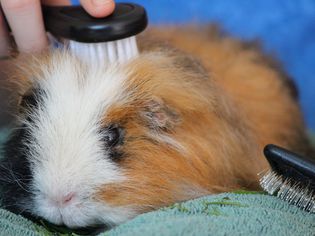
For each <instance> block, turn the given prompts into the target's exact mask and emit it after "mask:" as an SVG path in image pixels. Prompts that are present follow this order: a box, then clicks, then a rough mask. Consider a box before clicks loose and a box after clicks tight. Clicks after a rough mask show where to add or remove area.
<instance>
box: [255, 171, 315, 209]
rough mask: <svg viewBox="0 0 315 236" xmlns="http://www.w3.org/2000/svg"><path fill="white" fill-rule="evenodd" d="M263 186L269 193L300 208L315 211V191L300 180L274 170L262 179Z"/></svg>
mask: <svg viewBox="0 0 315 236" xmlns="http://www.w3.org/2000/svg"><path fill="white" fill-rule="evenodd" d="M260 185H261V187H262V188H263V189H264V190H265V191H267V192H268V193H269V194H271V195H273V194H277V197H279V198H280V199H282V200H284V201H287V202H288V203H290V204H293V205H296V206H298V207H299V208H301V209H303V210H306V211H309V212H312V213H315V192H314V191H312V190H308V188H307V186H302V185H300V184H299V183H298V182H296V181H294V180H291V179H289V178H285V177H283V176H281V175H278V174H277V173H276V172H274V171H269V172H267V173H266V174H265V175H264V176H263V177H262V178H261V179H260Z"/></svg>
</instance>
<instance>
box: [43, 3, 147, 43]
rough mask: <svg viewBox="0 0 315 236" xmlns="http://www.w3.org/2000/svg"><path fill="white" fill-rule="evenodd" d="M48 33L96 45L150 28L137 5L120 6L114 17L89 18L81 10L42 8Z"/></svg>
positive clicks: (143, 11) (112, 15)
mask: <svg viewBox="0 0 315 236" xmlns="http://www.w3.org/2000/svg"><path fill="white" fill-rule="evenodd" d="M43 15H44V20H45V27H46V30H47V31H49V32H50V33H52V34H53V35H54V36H56V37H62V38H66V39H70V40H74V41H78V42H85V43H96V42H108V41H114V40H118V39H123V38H127V37H130V36H133V35H136V34H138V33H140V32H142V31H143V30H144V29H145V28H146V26H147V24H148V19H147V14H146V11H145V9H144V8H143V7H142V6H140V5H137V4H131V3H118V4H116V7H115V10H114V12H113V14H111V15H110V16H107V17H104V18H95V17H92V16H90V15H89V14H88V13H86V11H85V10H84V9H83V8H82V7H81V6H62V7H55V6H54V7H49V6H43Z"/></svg>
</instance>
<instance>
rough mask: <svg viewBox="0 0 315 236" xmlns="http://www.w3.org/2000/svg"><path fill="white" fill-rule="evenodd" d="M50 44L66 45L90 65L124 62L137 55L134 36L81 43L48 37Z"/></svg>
mask: <svg viewBox="0 0 315 236" xmlns="http://www.w3.org/2000/svg"><path fill="white" fill-rule="evenodd" d="M50 41H51V42H52V45H57V47H66V48H68V49H69V50H70V51H71V52H72V53H73V54H74V55H76V56H77V57H78V58H80V59H81V60H82V61H84V62H86V63H89V64H91V65H101V66H106V65H109V64H112V63H125V62H128V61H130V60H132V59H134V58H136V57H137V56H138V55H139V51H138V46H137V40H136V36H132V37H129V38H125V39H121V40H116V41H111V42H104V43H81V42H76V41H72V40H63V41H62V42H61V41H59V40H58V41H56V39H54V38H53V37H51V38H50Z"/></svg>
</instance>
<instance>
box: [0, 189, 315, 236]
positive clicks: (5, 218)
mask: <svg viewBox="0 0 315 236" xmlns="http://www.w3.org/2000/svg"><path fill="white" fill-rule="evenodd" d="M140 234H141V235H164V236H167V235H277V236H281V235H283V236H288V235H310V236H311V235H314V234H315V214H310V213H307V212H304V211H302V210H299V209H298V208H296V207H294V206H290V205H289V204H287V203H286V202H284V201H281V200H279V199H278V198H276V197H272V196H267V195H264V194H257V193H251V192H241V193H225V194H220V195H213V196H207V197H204V198H200V199H196V200H191V201H188V202H185V203H177V204H175V205H173V206H171V207H168V208H163V209H161V210H159V211H155V212H150V213H147V214H143V215H140V216H138V217H136V218H135V219H133V220H131V221H129V222H127V223H125V224H122V225H120V226H118V227H116V228H115V229H112V230H111V231H108V232H105V233H102V234H101V236H118V235H124V236H125V235H126V236H128V235H140ZM0 235H3V236H4V235H5V236H11V235H12V236H13V235H28V236H35V235H36V236H37V235H58V234H53V233H51V232H49V231H48V230H47V229H45V228H44V227H43V226H38V225H35V224H34V223H31V222H30V221H28V220H26V219H24V218H23V217H21V216H17V215H14V214H12V213H10V212H7V211H5V210H0ZM60 235H61V234H60ZM68 235H74V234H71V233H69V234H68Z"/></svg>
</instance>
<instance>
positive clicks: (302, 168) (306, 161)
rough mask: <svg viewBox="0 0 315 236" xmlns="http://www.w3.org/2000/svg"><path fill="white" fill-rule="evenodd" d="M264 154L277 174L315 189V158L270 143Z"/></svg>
mask: <svg viewBox="0 0 315 236" xmlns="http://www.w3.org/2000/svg"><path fill="white" fill-rule="evenodd" d="M264 154H265V156H266V158H267V160H268V162H269V164H270V166H271V168H272V170H274V171H275V172H276V173H277V174H279V175H282V176H284V177H286V178H289V179H292V180H295V181H298V182H299V183H301V184H302V185H306V186H309V187H310V188H311V189H315V160H314V159H311V158H308V157H304V156H301V155H298V154H296V153H294V152H291V151H289V150H286V149H284V148H281V147H278V146H276V145H272V144H269V145H267V146H266V147H265V149H264Z"/></svg>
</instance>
